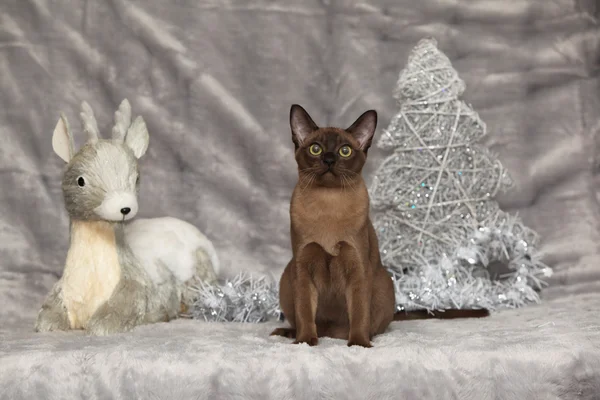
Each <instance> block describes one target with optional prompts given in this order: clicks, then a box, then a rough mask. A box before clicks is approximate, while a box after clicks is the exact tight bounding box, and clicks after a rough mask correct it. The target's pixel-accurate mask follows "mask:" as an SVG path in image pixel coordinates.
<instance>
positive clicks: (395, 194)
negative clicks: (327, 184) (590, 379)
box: [370, 39, 552, 310]
mask: <svg viewBox="0 0 600 400" xmlns="http://www.w3.org/2000/svg"><path fill="white" fill-rule="evenodd" d="M464 89H465V83H464V82H463V81H462V80H461V79H460V78H459V76H458V73H457V72H456V70H454V69H453V67H452V64H451V62H450V60H449V59H448V57H446V56H445V55H444V54H443V53H442V52H440V51H439V50H438V48H437V43H436V41H435V40H434V39H424V40H421V41H420V42H419V43H418V44H417V46H416V47H415V48H414V49H413V51H412V52H411V54H410V56H409V59H408V64H407V66H406V68H405V69H404V70H403V71H402V72H401V73H400V77H399V80H398V84H397V87H396V90H395V93H394V97H395V98H396V100H397V102H398V105H399V107H400V111H399V113H398V114H397V115H396V116H395V117H393V119H392V121H391V123H390V125H389V126H388V128H387V129H386V130H385V131H384V132H383V135H382V137H381V138H380V139H379V142H378V146H379V147H381V148H384V149H388V150H393V153H392V154H391V155H390V156H389V157H387V159H385V160H384V161H383V163H382V164H381V166H380V167H379V169H378V170H377V172H376V174H375V177H374V180H373V184H372V186H371V188H370V195H371V202H372V205H373V208H374V210H375V213H374V224H375V227H376V230H377V234H378V237H379V241H380V248H381V253H382V260H383V263H384V265H386V266H387V267H388V269H389V270H390V271H391V272H392V274H393V275H394V281H395V286H396V303H397V307H398V310H404V309H427V310H441V309H448V308H487V309H495V308H499V307H519V306H522V305H524V304H525V303H527V302H531V301H533V302H537V301H539V296H538V293H537V291H538V290H539V289H541V288H542V286H543V285H544V282H543V281H542V279H541V278H542V277H544V276H550V275H551V273H552V270H551V269H550V268H549V267H547V266H546V265H544V264H543V263H542V262H541V261H540V255H539V254H538V253H537V251H536V249H535V245H536V241H537V237H536V235H535V233H534V232H532V231H531V230H529V229H528V228H527V227H525V226H524V225H523V224H522V223H521V221H520V219H519V218H517V217H514V216H510V215H508V214H505V213H504V212H502V211H501V210H500V209H499V207H498V204H497V203H496V202H495V201H494V200H493V198H494V196H495V195H496V194H497V193H499V192H500V191H502V190H505V189H507V188H508V187H510V185H511V184H512V182H511V179H510V177H509V176H508V174H507V172H506V171H505V169H504V168H503V167H502V165H501V164H500V162H499V161H498V160H496V159H494V157H493V156H492V155H491V154H490V153H489V151H488V150H487V149H485V148H483V147H479V146H478V145H477V144H476V142H477V141H478V140H479V139H481V138H482V137H483V136H484V135H485V133H486V126H485V124H484V123H483V121H481V119H480V118H479V116H478V115H477V113H476V112H475V111H473V110H472V109H471V107H470V106H468V105H467V104H466V103H464V102H463V101H461V100H459V96H460V95H461V94H462V93H463V91H464ZM498 269H499V270H500V271H497V270H498Z"/></svg>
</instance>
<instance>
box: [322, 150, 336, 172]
mask: <svg viewBox="0 0 600 400" xmlns="http://www.w3.org/2000/svg"><path fill="white" fill-rule="evenodd" d="M323 162H324V163H325V164H327V166H328V167H329V168H331V166H332V165H333V164H335V154H333V153H332V152H329V153H325V154H324V155H323Z"/></svg>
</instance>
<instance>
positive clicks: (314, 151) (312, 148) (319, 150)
mask: <svg viewBox="0 0 600 400" xmlns="http://www.w3.org/2000/svg"><path fill="white" fill-rule="evenodd" d="M308 151H309V152H310V154H312V155H313V156H318V155H319V154H321V153H322V152H323V149H322V148H321V146H319V145H318V144H316V143H315V144H311V145H310V147H309V148H308Z"/></svg>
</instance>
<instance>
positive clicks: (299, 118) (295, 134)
mask: <svg viewBox="0 0 600 400" xmlns="http://www.w3.org/2000/svg"><path fill="white" fill-rule="evenodd" d="M290 127H291V128H292V141H293V142H294V144H295V145H296V148H298V147H299V146H301V145H302V143H303V142H304V140H305V139H306V137H307V136H308V135H309V134H311V133H312V132H314V131H316V130H317V129H319V127H318V126H317V124H315V122H314V121H313V120H312V118H311V117H310V115H308V113H307V112H306V110H305V109H304V108H302V106H299V105H298V104H294V105H292V108H291V109H290Z"/></svg>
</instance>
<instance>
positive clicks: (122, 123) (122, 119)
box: [112, 99, 131, 141]
mask: <svg viewBox="0 0 600 400" xmlns="http://www.w3.org/2000/svg"><path fill="white" fill-rule="evenodd" d="M130 125H131V105H130V104H129V100H127V99H124V100H123V101H122V102H121V104H120V105H119V109H118V110H117V111H115V126H114V127H113V129H112V138H113V139H116V140H120V141H123V140H124V139H125V135H126V134H127V129H129V126H130Z"/></svg>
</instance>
